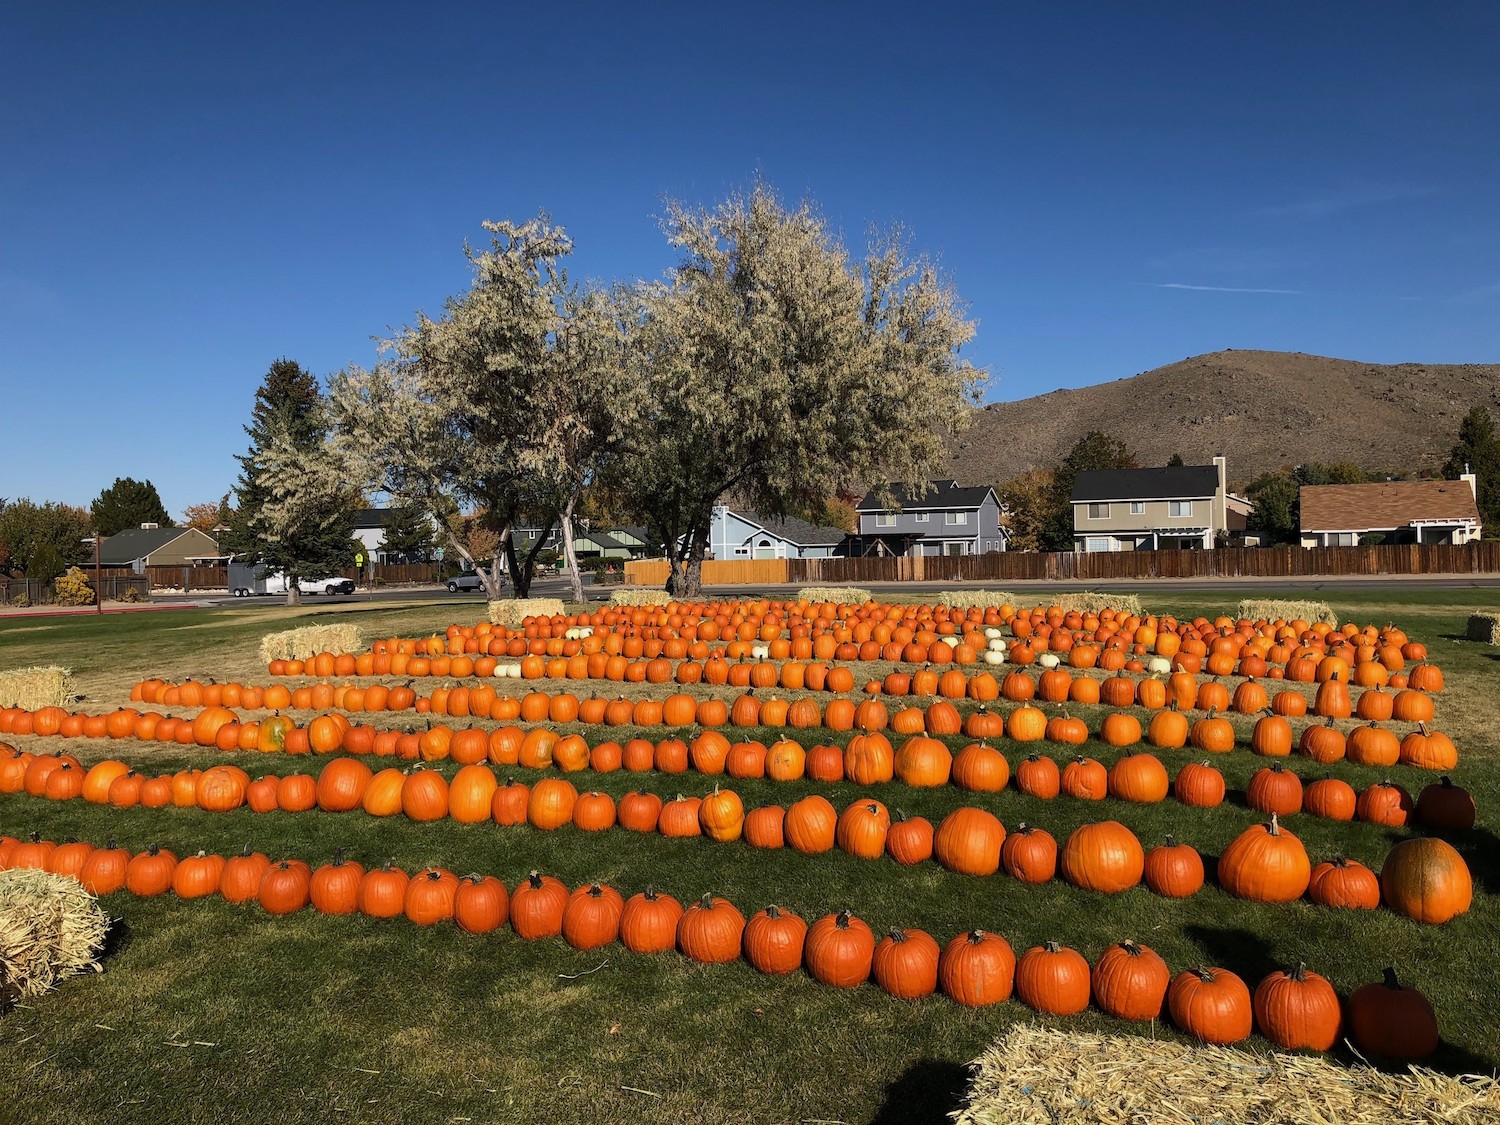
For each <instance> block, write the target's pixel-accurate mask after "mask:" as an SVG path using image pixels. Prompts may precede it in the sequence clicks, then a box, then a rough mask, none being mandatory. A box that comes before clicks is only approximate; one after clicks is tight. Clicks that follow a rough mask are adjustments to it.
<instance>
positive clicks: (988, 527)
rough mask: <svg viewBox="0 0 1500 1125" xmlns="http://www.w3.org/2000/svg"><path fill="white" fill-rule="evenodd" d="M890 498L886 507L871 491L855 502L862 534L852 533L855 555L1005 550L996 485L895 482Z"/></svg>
mask: <svg viewBox="0 0 1500 1125" xmlns="http://www.w3.org/2000/svg"><path fill="white" fill-rule="evenodd" d="M891 498H892V500H893V501H894V504H892V505H887V504H885V503H883V502H882V501H881V500H879V499H878V498H877V496H876V494H875V493H874V492H871V493H870V494H868V495H867V496H865V497H864V498H863V499H862V500H860V502H859V503H858V504H857V505H855V510H856V511H857V512H859V534H858V535H857V536H853V537H851V542H850V545H849V553H850V554H851V555H987V554H989V553H990V552H992V551H1003V550H1005V549H1006V545H1007V536H1006V533H1005V529H1004V528H1003V527H1001V526H1000V501H999V500H998V499H996V497H995V490H994V489H993V488H989V487H987V486H984V485H980V486H977V487H973V488H963V487H960V486H959V484H958V483H957V482H956V481H953V480H935V481H929V482H928V490H927V491H926V492H924V493H914V492H911V491H909V490H908V489H906V488H905V487H904V486H902V485H895V486H893V487H892V488H891Z"/></svg>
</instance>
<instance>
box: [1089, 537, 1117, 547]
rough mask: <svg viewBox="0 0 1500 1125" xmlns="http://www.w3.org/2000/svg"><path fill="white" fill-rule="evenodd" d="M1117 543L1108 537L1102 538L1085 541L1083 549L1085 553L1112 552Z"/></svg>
mask: <svg viewBox="0 0 1500 1125" xmlns="http://www.w3.org/2000/svg"><path fill="white" fill-rule="evenodd" d="M1114 545H1115V541H1114V540H1113V539H1111V538H1109V537H1108V536H1103V537H1100V538H1091V539H1085V540H1084V541H1083V549H1084V550H1085V551H1110V550H1113V549H1114Z"/></svg>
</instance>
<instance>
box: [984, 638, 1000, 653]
mask: <svg viewBox="0 0 1500 1125" xmlns="http://www.w3.org/2000/svg"><path fill="white" fill-rule="evenodd" d="M984 647H985V648H987V649H989V650H990V651H991V652H1004V651H1005V642H1004V641H1003V640H1001V639H1000V638H999V637H991V638H990V639H989V640H987V641H985V643H984Z"/></svg>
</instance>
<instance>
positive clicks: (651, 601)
mask: <svg viewBox="0 0 1500 1125" xmlns="http://www.w3.org/2000/svg"><path fill="white" fill-rule="evenodd" d="M671 600H672V599H671V598H669V597H668V596H667V592H666V591H665V590H662V589H658V588H655V587H652V588H648V589H635V590H615V591H613V592H612V593H611V594H610V595H609V604H610V605H631V606H647V605H666V604H667V603H668V602H669V601H671Z"/></svg>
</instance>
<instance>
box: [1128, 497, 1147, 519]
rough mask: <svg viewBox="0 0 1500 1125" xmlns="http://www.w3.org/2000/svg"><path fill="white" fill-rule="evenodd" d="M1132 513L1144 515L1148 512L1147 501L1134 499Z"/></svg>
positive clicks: (1131, 503) (1131, 507) (1133, 514)
mask: <svg viewBox="0 0 1500 1125" xmlns="http://www.w3.org/2000/svg"><path fill="white" fill-rule="evenodd" d="M1130 514H1131V515H1132V516H1144V515H1145V514H1146V502H1145V501H1144V500H1132V501H1131V502H1130Z"/></svg>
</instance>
